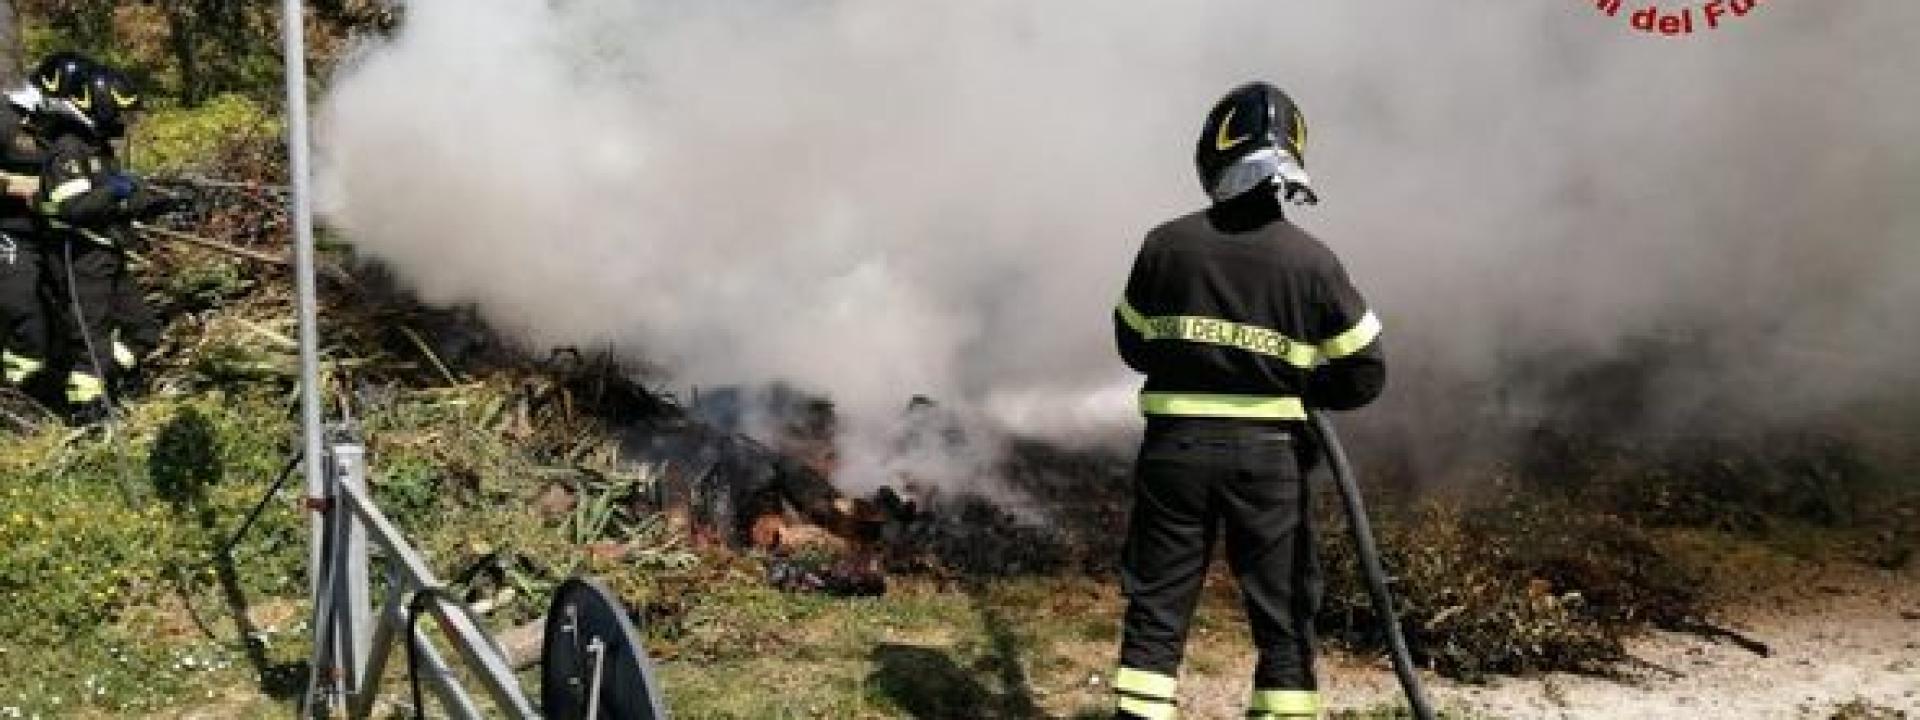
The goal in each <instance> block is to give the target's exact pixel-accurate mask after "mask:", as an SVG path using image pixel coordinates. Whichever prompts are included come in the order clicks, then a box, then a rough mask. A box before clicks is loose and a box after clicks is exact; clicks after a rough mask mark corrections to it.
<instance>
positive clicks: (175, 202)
mask: <svg viewBox="0 0 1920 720" xmlns="http://www.w3.org/2000/svg"><path fill="white" fill-rule="evenodd" d="M191 209H193V200H192V199H190V198H186V197H181V196H179V195H174V194H172V193H166V192H161V191H159V190H155V189H153V187H152V186H150V185H142V186H140V189H139V190H136V191H135V192H134V194H133V197H131V198H129V199H128V200H127V204H126V213H127V217H129V218H131V219H133V220H151V219H153V218H156V217H159V216H161V215H166V214H168V213H176V212H181V211H185V210H191Z"/></svg>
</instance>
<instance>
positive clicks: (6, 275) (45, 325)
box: [0, 232, 58, 387]
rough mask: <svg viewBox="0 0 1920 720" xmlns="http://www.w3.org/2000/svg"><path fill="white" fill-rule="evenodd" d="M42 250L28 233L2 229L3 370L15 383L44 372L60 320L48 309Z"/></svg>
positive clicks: (0, 302) (0, 306)
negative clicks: (54, 332) (54, 331)
mask: <svg viewBox="0 0 1920 720" xmlns="http://www.w3.org/2000/svg"><path fill="white" fill-rule="evenodd" d="M42 252H43V248H42V247H41V245H40V243H39V241H38V240H37V239H35V238H34V237H32V236H31V235H29V234H26V233H14V232H0V370H3V371H4V377H5V380H6V382H7V384H9V385H14V386H16V387H21V386H24V385H25V384H26V383H27V382H28V381H29V380H32V379H35V378H37V377H39V376H41V375H43V373H42V372H41V371H42V370H44V369H45V368H46V367H47V363H48V361H49V360H50V357H49V355H50V353H49V348H50V346H51V343H50V342H49V339H50V338H51V337H52V336H53V328H54V327H55V324H56V323H57V322H58V316H57V315H51V314H49V313H48V309H49V307H48V304H47V290H48V287H47V284H46V278H45V276H44V274H43V273H44V269H45V263H43V262H42V260H43V258H42Z"/></svg>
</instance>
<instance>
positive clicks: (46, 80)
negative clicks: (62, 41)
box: [33, 50, 100, 100]
mask: <svg viewBox="0 0 1920 720" xmlns="http://www.w3.org/2000/svg"><path fill="white" fill-rule="evenodd" d="M99 67H100V63H97V62H94V61H93V59H92V58H89V57H87V56H85V55H81V54H80V53H76V52H68V51H64V50H63V51H60V52H56V53H53V54H50V55H48V56H46V57H44V58H41V59H40V64H38V65H36V66H34V69H33V85H34V87H36V88H38V89H39V90H40V93H41V94H42V95H45V96H47V97H53V98H63V99H68V100H71V99H75V98H78V97H80V90H81V88H82V87H84V86H85V85H86V82H87V79H88V78H90V77H92V76H93V73H94V71H95V70H97V69H99Z"/></svg>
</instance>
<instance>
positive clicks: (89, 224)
mask: <svg viewBox="0 0 1920 720" xmlns="http://www.w3.org/2000/svg"><path fill="white" fill-rule="evenodd" d="M49 107H50V108H51V110H52V111H53V112H50V113H49V115H50V117H51V124H52V127H51V128H50V130H49V131H48V132H47V133H46V135H45V137H47V138H48V140H47V142H46V161H45V163H44V165H43V172H42V176H41V179H40V194H39V196H38V198H37V200H38V202H39V207H38V210H39V213H40V215H41V219H42V221H43V223H44V224H45V227H46V229H47V234H48V237H49V238H50V239H51V240H52V248H53V249H51V250H49V252H48V253H47V256H48V257H47V266H48V267H47V271H46V272H47V274H48V275H49V276H50V277H51V278H52V280H53V285H54V286H56V287H58V288H59V290H60V291H59V292H57V293H54V296H55V297H57V298H58V299H59V300H60V301H62V302H64V304H65V305H66V307H64V308H62V309H63V310H64V311H65V315H66V319H67V322H66V323H64V324H63V325H64V328H63V329H62V332H60V333H59V334H57V335H56V336H55V338H54V340H53V342H54V343H55V345H56V347H58V348H60V349H62V350H63V351H64V352H61V353H59V357H60V359H61V360H63V361H64V362H63V364H64V365H65V366H66V367H67V375H66V383H65V388H64V390H65V398H64V399H65V401H66V404H67V406H68V409H69V412H70V413H71V414H73V415H75V416H77V417H79V418H82V419H85V418H89V417H97V416H100V415H102V414H103V413H104V412H105V410H106V409H107V408H106V401H107V391H108V387H109V383H111V382H113V381H114V380H115V379H116V378H118V377H121V376H124V375H127V374H129V373H131V372H133V371H135V370H136V369H137V365H138V362H139V358H140V357H141V356H142V355H144V354H145V352H146V351H149V350H151V349H152V347H153V345H154V344H155V341H156V340H157V335H158V333H157V325H156V323H155V322H154V321H153V317H152V311H151V310H150V309H149V308H148V307H147V305H146V303H145V300H144V299H143V298H141V296H140V292H139V289H138V288H137V287H136V286H135V285H134V283H133V279H132V277H130V275H129V274H128V272H127V251H128V249H129V246H130V245H131V243H132V242H133V241H134V236H133V232H132V226H131V223H132V222H133V221H135V220H141V219H146V218H149V217H152V216H155V215H159V214H161V213H165V212H169V211H171V210H173V209H175V208H176V207H177V206H178V201H177V200H176V199H174V198H172V197H170V196H167V195H165V194H162V193H158V192H155V191H154V190H152V189H151V188H149V187H147V186H146V184H145V183H142V182H140V181H139V180H138V179H136V178H135V177H134V176H133V175H131V174H128V173H127V172H125V171H124V170H123V169H122V168H121V166H120V160H119V157H118V156H117V154H116V153H115V151H114V147H113V140H114V139H116V138H119V137H120V136H121V135H122V134H123V133H124V132H125V131H126V125H125V123H126V120H127V115H128V113H130V112H132V111H134V110H137V109H139V107H140V97H139V94H138V93H137V92H135V91H134V88H133V86H132V83H130V82H129V81H128V80H127V78H126V77H125V76H124V75H122V74H120V73H119V72H116V71H113V70H111V69H107V68H104V67H98V68H95V69H94V71H93V72H92V73H90V74H89V75H88V76H87V77H86V78H85V79H84V81H83V82H82V83H81V86H80V89H79V92H78V94H77V95H76V96H74V97H65V98H51V99H50V100H49Z"/></svg>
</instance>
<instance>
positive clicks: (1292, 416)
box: [1140, 392, 1307, 420]
mask: <svg viewBox="0 0 1920 720" xmlns="http://www.w3.org/2000/svg"><path fill="white" fill-rule="evenodd" d="M1140 411H1141V412H1142V413H1145V414H1147V415H1169V416H1175V417H1213V418H1234V419H1240V420H1305V419H1307V406H1306V403H1303V402H1300V398H1297V397H1285V396H1263V395H1216V394H1212V393H1173V392H1146V393H1140Z"/></svg>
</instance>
